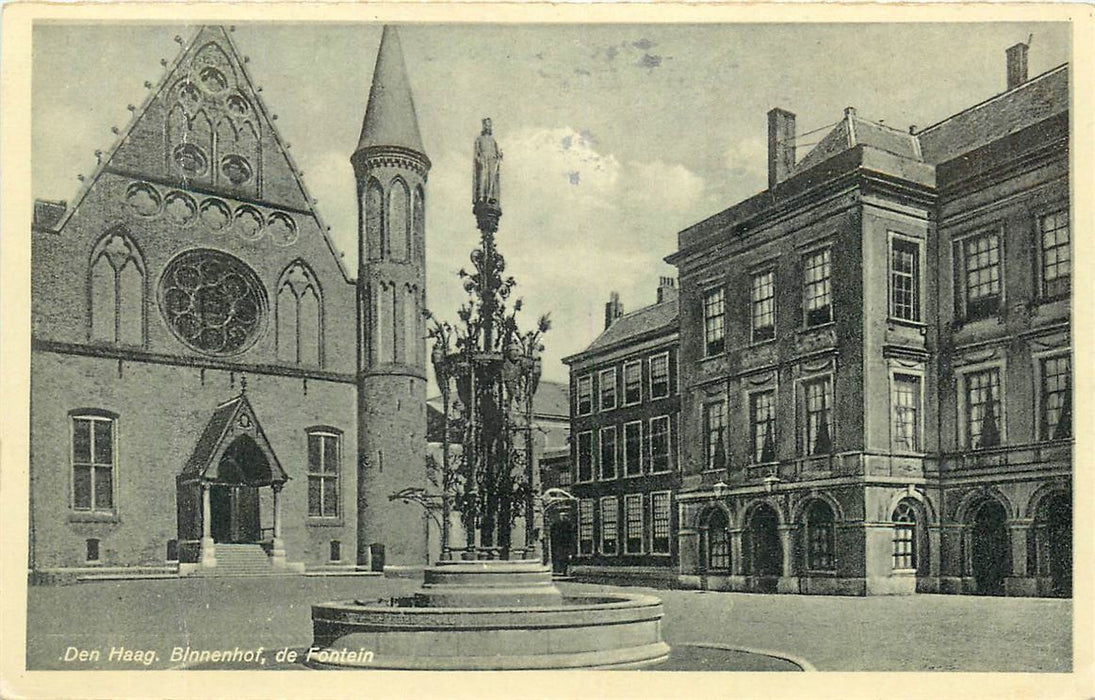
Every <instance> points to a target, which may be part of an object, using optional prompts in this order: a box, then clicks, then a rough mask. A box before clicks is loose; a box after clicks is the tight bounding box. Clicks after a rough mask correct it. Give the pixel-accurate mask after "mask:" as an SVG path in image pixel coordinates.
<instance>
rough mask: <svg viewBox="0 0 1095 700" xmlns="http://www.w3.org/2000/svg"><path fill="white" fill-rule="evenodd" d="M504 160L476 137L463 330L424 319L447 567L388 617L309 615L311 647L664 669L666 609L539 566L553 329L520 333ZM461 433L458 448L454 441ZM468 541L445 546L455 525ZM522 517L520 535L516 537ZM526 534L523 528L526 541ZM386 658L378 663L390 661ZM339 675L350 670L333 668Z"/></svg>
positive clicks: (432, 662) (354, 612)
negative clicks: (574, 582)
mask: <svg viewBox="0 0 1095 700" xmlns="http://www.w3.org/2000/svg"><path fill="white" fill-rule="evenodd" d="M501 157H502V154H501V151H500V150H499V149H498V145H497V143H496V142H495V141H494V138H493V136H492V135H491V125H490V120H489V119H484V120H483V132H482V133H481V134H480V135H479V137H478V138H477V139H476V161H475V169H474V175H475V181H474V185H475V187H474V192H475V199H474V202H473V210H472V211H473V213H474V214H475V217H476V222H477V224H478V228H479V235H480V241H479V246H478V247H477V248H475V249H474V250H473V251H472V253H471V263H472V265H473V269H472V270H470V271H469V270H461V271H460V276H461V278H463V280H464V289H465V290H466V291H467V292H468V300H467V301H466V302H465V303H464V304H463V305H462V306H461V307H460V309H459V311H458V316H459V322H457V323H449V322H444V321H439V320H438V319H436V318H434V317H433V316H432V314H427V316H428V318H430V319H431V321H432V323H433V326H432V328H431V330H430V337H431V338H432V340H433V341H434V346H433V349H432V351H431V353H430V359H431V361H432V363H433V366H434V374H435V377H436V380H437V384H438V388H439V389H440V391H441V397H442V402H443V410H444V421H445V423H444V425H445V428H444V429H443V430H442V433H443V435H444V437H443V444H442V466H441V471H442V476H441V479H440V485H441V489H442V492H441V494H440V500H441V509H442V517H441V523H442V532H441V544H442V548H441V557H440V560H439V561H437V562H436V563H435V564H434V565H433V566H431V567H428V568H426V570H425V571H424V581H423V583H422V587H421V589H419V590H418V591H417V592H416V593H415V594H414V595H413V596H411V597H408V598H396V599H392V600H391V601H389V602H388V604H387V605H384V604H377V603H376V602H375V601H374V602H371V603H369V602H363V601H348V602H333V603H324V604H322V605H314V606H312V622H313V639H314V646H315V647H317V648H320V649H332V650H337V649H339V648H359V647H360V648H367V649H376V650H377V653H376V656H375V657H374V658H373V659H372V661H371V663H370V666H371V667H372V668H403V669H536V668H627V667H636V666H645V665H650V664H655V663H658V662H660V661H663V660H664V659H665V658H667V656H668V653H669V647H668V646H667V645H666V644H665V643H664V642H663V641H662V637H661V618H662V605H661V601H660V600H658V599H657V598H654V597H652V596H648V595H637V594H630V593H615V594H612V593H608V594H604V595H598V596H577V595H569V596H564V595H563V594H562V593H561V592H560V590H559V589H558V588H557V587H556V586H555V584H554V582H553V581H552V577H551V567H550V566H549V565H547V564H546V563H545V561H544V556H543V550H544V548H543V546H542V543H541V536H542V533H543V507H542V501H541V494H540V480H539V472H538V469H537V468H536V465H535V460H534V455H533V449H532V430H533V404H532V401H533V397H534V396H535V394H536V389H537V387H538V385H539V382H540V375H541V370H542V360H541V356H542V353H543V350H544V346H543V344H542V342H541V341H542V338H543V336H544V334H545V333H546V332H547V331H548V330H549V328H550V325H551V324H550V322H549V320H548V317H547V316H546V315H545V316H542V317H540V318H539V319H538V320H537V323H536V327H535V328H534V329H533V330H530V331H522V330H521V329H520V328H519V324H518V313H519V312H520V311H521V307H522V301H521V300H520V299H515V300H512V301H511V297H512V293H513V290H514V287H515V286H516V281H515V280H514V279H513V277H509V276H505V275H504V272H505V267H506V264H505V258H504V257H503V256H502V254H501V253H500V252H499V251H498V248H497V246H496V244H495V240H494V235H495V233H496V232H497V230H498V220H499V217H501V215H502V209H501V205H500V203H499V199H498V194H499V189H498V185H499V177H500V173H499V170H500V168H499V166H500V161H501ZM451 425H456V426H459V437H458V442H459V447H460V449H459V450H456V449H455V447H454V446H453V445H451V444H450V442H452V440H451V438H450V429H449V427H450V426H451ZM454 511H455V513H456V514H457V515H458V516H459V521H460V524H461V525H462V526H463V531H464V538H463V542H461V543H459V544H456V543H454V542H452V541H451V539H452V533H451V532H450V530H451V529H452V527H451V522H450V521H451V520H453V518H452V513H453V512H454ZM522 519H523V523H524V528H523V530H524V531H523V536H522V537H520V538H517V539H518V541H515V538H514V534H515V532H514V530H515V529H517V522H518V521H519V520H522ZM519 531H520V530H518V532H519ZM381 650H383V653H382V651H381ZM316 665H319V666H334V667H344V666H347V665H349V666H353V665H355V664H353V663H346V664H344V663H341V662H325V663H322V664H316Z"/></svg>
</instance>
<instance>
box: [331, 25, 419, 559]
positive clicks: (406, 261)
mask: <svg viewBox="0 0 1095 700" xmlns="http://www.w3.org/2000/svg"><path fill="white" fill-rule="evenodd" d="M350 161H351V163H352V164H353V166H354V175H355V178H356V180H357V195H358V214H359V218H358V221H359V223H358V241H359V247H358V255H359V258H358V259H359V263H358V276H357V287H358V290H357V291H358V333H359V338H360V340H361V342H360V343H359V351H358V378H357V383H358V472H359V473H358V498H357V503H358V507H357V511H358V533H357V534H358V545H357V562H358V565H359V566H367V567H369V568H371V569H373V570H381V569H382V568H383V567H384V565H385V564H387V565H392V564H396V565H421V564H423V563H425V560H426V551H425V542H424V528H423V525H422V511H421V509H420V508H419V506H417V505H413V504H407V503H404V502H398V501H396V502H393V501H392V500H391V499H390V498H389V497H390V496H391V495H392V494H394V493H396V492H399V491H402V490H405V489H408V488H416V487H417V488H421V487H424V486H425V482H426V478H425V447H426V437H425V432H426V412H425V397H426V393H425V392H426V369H425V365H426V344H425V327H424V319H423V316H422V311H423V309H424V308H425V304H426V268H425V250H426V239H425V208H426V201H425V196H426V195H425V191H426V176H427V173H428V172H429V169H430V159H429V158H428V157H427V156H426V154H425V151H424V149H423V147H422V137H421V135H420V134H419V131H418V119H417V117H416V115H415V109H414V100H413V98H412V96H411V88H410V83H409V81H408V80H407V71H406V67H405V66H404V63H403V53H402V49H401V47H400V43H399V35H398V33H397V32H396V29H395V28H394V27H391V26H385V27H384V33H383V36H382V38H381V41H380V50H379V52H378V54H377V59H376V68H375V69H374V71H373V82H372V87H371V89H370V91H369V102H368V106H367V108H366V110H365V120H364V123H363V124H362V127H361V138H360V139H359V141H358V144H357V149H356V150H355V151H354V153H353V155H352V156H351V158H350Z"/></svg>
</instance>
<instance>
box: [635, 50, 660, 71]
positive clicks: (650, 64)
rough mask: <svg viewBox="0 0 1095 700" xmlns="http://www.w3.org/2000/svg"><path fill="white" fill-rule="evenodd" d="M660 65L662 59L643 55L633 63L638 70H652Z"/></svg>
mask: <svg viewBox="0 0 1095 700" xmlns="http://www.w3.org/2000/svg"><path fill="white" fill-rule="evenodd" d="M661 64H662V57H661V56H659V55H657V54H648V53H644V54H643V56H642V58H640V59H639V60H638V61H636V62H635V65H637V66H638V67H640V68H649V69H650V70H653V69H655V68H657V67H658V66H660V65H661Z"/></svg>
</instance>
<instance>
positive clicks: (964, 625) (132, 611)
mask: <svg viewBox="0 0 1095 700" xmlns="http://www.w3.org/2000/svg"><path fill="white" fill-rule="evenodd" d="M417 586H418V582H417V581H411V580H396V579H379V578H357V577H307V578H305V577H279V578H235V579H228V578H226V579H191V580H186V579H183V580H148V581H124V582H101V583H82V584H78V585H73V586H60V587H33V588H31V589H30V590H29V594H28V595H29V602H28V639H27V664H28V667H29V668H32V669H92V668H99V669H102V668H110V669H124V668H135V669H140V668H146V667H147V668H158V669H164V668H173V667H178V666H180V665H181V662H179V661H174V662H173V661H172V660H171V655H172V652H173V650H175V649H176V648H179V649H181V650H183V651H182V652H178V651H176V652H175V653H176V655H178V654H179V653H185V650H186V649H187V648H189V649H190V650H224V649H228V650H232V649H234V648H235V647H239V648H240V650H241V652H247V651H250V650H257V649H258V648H259V647H262V648H263V649H264V653H263V657H264V658H266V659H267V662H268V663H267V664H266V666H267V667H278V668H284V667H286V666H285V665H284V663H278V661H277V660H276V659H275V654H276V652H277V651H279V650H283V649H291V650H301V649H305V648H307V647H308V646H309V644H310V642H311V616H310V615H311V612H310V607H309V606H310V605H311V604H312V603H319V602H324V601H329V600H347V599H381V598H389V597H392V596H397V595H407V594H409V593H410V592H412V591H413V590H414V589H415V588H417ZM561 587H562V588H563V590H564V593H566V592H567V591H573V592H577V591H582V592H594V591H598V590H606V589H608V588H609V587H604V586H593V585H588V584H576V583H563V584H561ZM629 590H634V591H643V592H651V593H653V594H654V595H658V596H660V597H661V598H662V600H663V602H664V604H665V620H664V628H663V629H664V635H665V639H666V641H667V642H668V643H669V644H670V645H674V644H677V645H688V644H699V645H713V646H719V645H722V646H727V647H734V648H743V649H751V650H768V651H773V652H776V653H778V654H784V655H787V656H790V657H792V658H796V657H797V658H799V659H804V660H805V661H807V662H809V664H812V665H813V666H814V667H816V668H817V669H818V670H820V671H932V670H936V671H958V670H960V671H1068V670H1069V669H1070V668H1071V665H1072V660H1071V628H1072V602H1071V601H1068V600H1048V599H1030V598H977V597H959V596H935V595H932V596H928V595H918V596H907V597H877V598H841V597H828V596H791V595H778V596H777V595H754V594H745V593H713V592H696V591H665V590H660V591H653V590H651V589H641V588H640V589H629ZM96 650H98V651H99V656H98V659H91V658H90V657H91V656H92V654H91V652H93V651H96ZM119 650H121V651H119ZM112 651H114V652H115V658H114V659H113V660H111V659H110V658H109V655H110V654H111V652H112ZM127 651H128V652H129V654H128V656H127V655H126V652H127ZM81 652H82V654H81ZM66 655H67V656H68V657H69V658H70V660H68V661H66V660H65V658H66ZM81 656H83V658H84V660H81V658H80V657H81ZM693 656H697V657H703V654H699V655H696V654H693ZM701 660H702V659H701ZM242 663H243V666H244V667H247V666H246V664H247V662H242ZM256 663H257V662H256ZM713 663H716V664H717V663H718V661H717V658H716V660H715V661H714V662H713ZM231 667H233V668H240V667H241V665H240V664H238V663H237V664H233V665H232V666H231ZM253 667H256V668H257V667H259V666H253ZM694 667H695V666H692V668H694Z"/></svg>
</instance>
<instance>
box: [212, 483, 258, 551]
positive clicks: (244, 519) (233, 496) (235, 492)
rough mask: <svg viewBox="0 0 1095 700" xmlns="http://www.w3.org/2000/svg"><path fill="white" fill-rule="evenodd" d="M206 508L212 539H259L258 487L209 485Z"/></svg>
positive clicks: (247, 540) (216, 540) (254, 540)
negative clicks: (208, 511)
mask: <svg viewBox="0 0 1095 700" xmlns="http://www.w3.org/2000/svg"><path fill="white" fill-rule="evenodd" d="M209 510H210V522H209V529H210V534H212V535H213V541H214V542H258V541H259V540H260V539H261V537H262V530H261V527H260V525H259V490H258V488H257V487H255V486H246V485H242V484H212V485H211V486H210V492H209Z"/></svg>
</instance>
